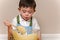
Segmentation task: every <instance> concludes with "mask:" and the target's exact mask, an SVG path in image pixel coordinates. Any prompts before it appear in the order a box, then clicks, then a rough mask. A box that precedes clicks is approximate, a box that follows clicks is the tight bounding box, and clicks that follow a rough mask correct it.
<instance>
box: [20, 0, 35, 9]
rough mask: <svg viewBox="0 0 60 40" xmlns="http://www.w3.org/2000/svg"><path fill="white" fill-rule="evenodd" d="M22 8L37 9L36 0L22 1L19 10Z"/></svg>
mask: <svg viewBox="0 0 60 40" xmlns="http://www.w3.org/2000/svg"><path fill="white" fill-rule="evenodd" d="M21 7H32V8H34V9H35V8H36V2H35V0H20V2H19V8H21Z"/></svg>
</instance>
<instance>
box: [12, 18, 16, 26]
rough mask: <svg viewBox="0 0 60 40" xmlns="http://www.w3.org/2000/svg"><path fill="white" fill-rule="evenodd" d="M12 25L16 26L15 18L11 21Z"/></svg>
mask: <svg viewBox="0 0 60 40" xmlns="http://www.w3.org/2000/svg"><path fill="white" fill-rule="evenodd" d="M12 25H15V26H17V19H16V17H15V18H13V20H12Z"/></svg>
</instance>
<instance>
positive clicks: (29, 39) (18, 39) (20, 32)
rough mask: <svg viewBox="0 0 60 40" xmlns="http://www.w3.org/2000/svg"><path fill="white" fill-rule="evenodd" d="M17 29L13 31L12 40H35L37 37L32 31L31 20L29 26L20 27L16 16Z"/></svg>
mask: <svg viewBox="0 0 60 40" xmlns="http://www.w3.org/2000/svg"><path fill="white" fill-rule="evenodd" d="M16 28H17V29H16V30H13V38H14V40H37V39H38V36H37V34H36V33H33V30H32V18H31V20H30V25H29V26H22V25H21V24H20V20H19V15H18V16H17V27H16Z"/></svg>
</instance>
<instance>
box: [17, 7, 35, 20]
mask: <svg viewBox="0 0 60 40" xmlns="http://www.w3.org/2000/svg"><path fill="white" fill-rule="evenodd" d="M18 9H19V12H20V14H21V16H22V18H23V19H24V20H26V21H27V20H29V19H30V18H31V17H32V15H33V14H34V9H33V8H31V7H21V8H18Z"/></svg>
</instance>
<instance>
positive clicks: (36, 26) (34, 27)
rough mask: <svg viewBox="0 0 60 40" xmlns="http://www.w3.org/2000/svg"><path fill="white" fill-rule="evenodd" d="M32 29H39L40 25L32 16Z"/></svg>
mask: <svg viewBox="0 0 60 40" xmlns="http://www.w3.org/2000/svg"><path fill="white" fill-rule="evenodd" d="M32 21H33V30H36V31H39V30H40V26H39V24H38V22H37V20H36V19H35V18H33V20H32Z"/></svg>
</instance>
